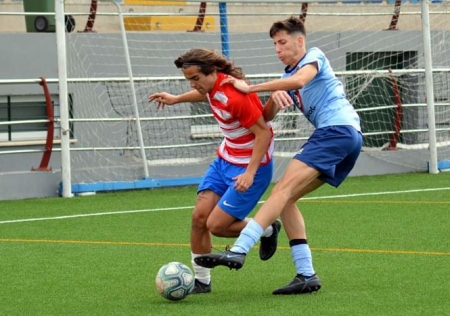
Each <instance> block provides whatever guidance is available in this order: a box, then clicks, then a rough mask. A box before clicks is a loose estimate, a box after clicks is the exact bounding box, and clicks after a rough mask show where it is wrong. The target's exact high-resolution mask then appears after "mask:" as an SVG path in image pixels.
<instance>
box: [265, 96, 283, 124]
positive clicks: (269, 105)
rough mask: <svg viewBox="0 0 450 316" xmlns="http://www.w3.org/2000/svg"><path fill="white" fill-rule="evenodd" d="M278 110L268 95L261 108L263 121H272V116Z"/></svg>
mask: <svg viewBox="0 0 450 316" xmlns="http://www.w3.org/2000/svg"><path fill="white" fill-rule="evenodd" d="M279 110H280V109H279V108H278V106H277V105H276V104H275V102H274V101H273V99H272V97H270V98H269V100H267V102H266V104H265V105H264V109H263V117H264V121H266V122H269V121H272V120H273V119H274V117H275V116H276V115H277V113H278V111H279Z"/></svg>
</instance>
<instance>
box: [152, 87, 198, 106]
mask: <svg viewBox="0 0 450 316" xmlns="http://www.w3.org/2000/svg"><path fill="white" fill-rule="evenodd" d="M153 101H155V102H157V104H158V105H157V108H158V109H159V108H162V109H164V106H166V105H173V104H176V103H183V102H203V101H207V98H206V95H204V94H201V93H200V92H198V91H197V90H191V91H189V92H186V93H183V94H180V95H173V94H170V93H167V92H157V93H153V94H152V95H150V96H149V97H148V102H153Z"/></svg>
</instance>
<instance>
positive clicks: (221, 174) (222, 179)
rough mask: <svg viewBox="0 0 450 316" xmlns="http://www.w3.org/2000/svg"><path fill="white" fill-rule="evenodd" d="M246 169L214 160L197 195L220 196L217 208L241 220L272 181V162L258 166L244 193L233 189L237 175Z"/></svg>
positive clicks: (220, 159)
mask: <svg viewBox="0 0 450 316" xmlns="http://www.w3.org/2000/svg"><path fill="white" fill-rule="evenodd" d="M246 169H247V168H246V167H241V166H236V165H233V164H231V163H229V162H227V161H225V160H223V159H222V158H216V159H215V160H214V161H213V162H212V163H211V164H210V165H209V168H208V170H207V171H206V174H205V176H204V177H203V180H202V183H200V185H199V186H198V189H197V193H198V192H201V191H204V190H211V191H213V192H214V193H216V194H217V195H218V196H220V197H221V198H220V201H219V203H218V204H219V206H220V207H221V208H222V209H223V210H224V211H225V212H227V213H228V214H230V215H231V216H234V217H235V218H237V219H239V220H243V219H244V218H245V217H247V215H248V214H250V212H251V211H252V210H253V208H254V207H255V206H256V204H257V203H258V201H259V199H260V198H261V196H262V195H263V194H264V192H265V191H266V189H267V187H268V186H269V185H270V183H271V181H272V174H273V161H271V162H270V163H269V164H267V165H265V166H260V167H259V168H258V171H257V172H256V175H255V178H254V180H253V184H252V185H251V186H250V188H248V190H247V191H245V192H238V191H236V190H235V189H234V187H233V186H234V183H235V180H233V178H234V177H235V176H237V175H240V174H243V173H244V172H245V170H246Z"/></svg>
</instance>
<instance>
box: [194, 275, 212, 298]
mask: <svg viewBox="0 0 450 316" xmlns="http://www.w3.org/2000/svg"><path fill="white" fill-rule="evenodd" d="M209 292H211V282H209V284H205V283H203V282H200V281H199V280H197V279H195V284H194V288H193V289H192V291H191V293H189V294H202V293H209Z"/></svg>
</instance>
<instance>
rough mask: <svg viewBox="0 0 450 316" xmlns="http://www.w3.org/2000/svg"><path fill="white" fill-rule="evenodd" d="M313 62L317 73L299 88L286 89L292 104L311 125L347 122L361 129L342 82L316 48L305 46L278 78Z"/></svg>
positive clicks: (320, 125)
mask: <svg viewBox="0 0 450 316" xmlns="http://www.w3.org/2000/svg"><path fill="white" fill-rule="evenodd" d="M313 63H316V64H317V70H318V72H317V75H316V76H315V77H314V78H313V79H312V80H311V81H310V82H309V83H308V84H307V85H306V86H304V87H303V88H302V89H299V90H295V91H288V93H289V95H290V96H291V98H292V100H293V101H294V104H295V106H296V107H297V108H298V109H299V110H300V111H301V112H302V113H303V115H305V117H306V118H307V119H308V120H309V121H310V122H311V123H312V124H313V125H314V127H315V128H322V127H327V126H336V125H350V126H353V127H354V128H355V129H356V130H358V131H361V126H360V120H359V116H358V114H357V113H356V111H355V109H354V108H353V106H352V105H351V104H350V102H349V101H348V100H347V98H346V96H345V92H344V87H343V86H342V83H341V82H340V80H339V79H338V78H337V77H336V75H335V74H334V72H333V69H332V68H331V65H330V62H329V61H328V59H327V58H326V57H325V54H324V53H323V52H322V51H321V50H320V49H318V48H317V47H313V48H311V49H309V50H308V51H307V52H306V55H305V56H304V57H303V58H302V59H301V60H300V61H299V62H298V63H297V65H295V67H293V68H289V67H286V69H285V73H284V74H283V76H282V78H289V77H291V76H293V75H294V74H295V73H296V72H297V71H298V70H299V69H300V68H302V67H304V66H305V65H308V64H313Z"/></svg>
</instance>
